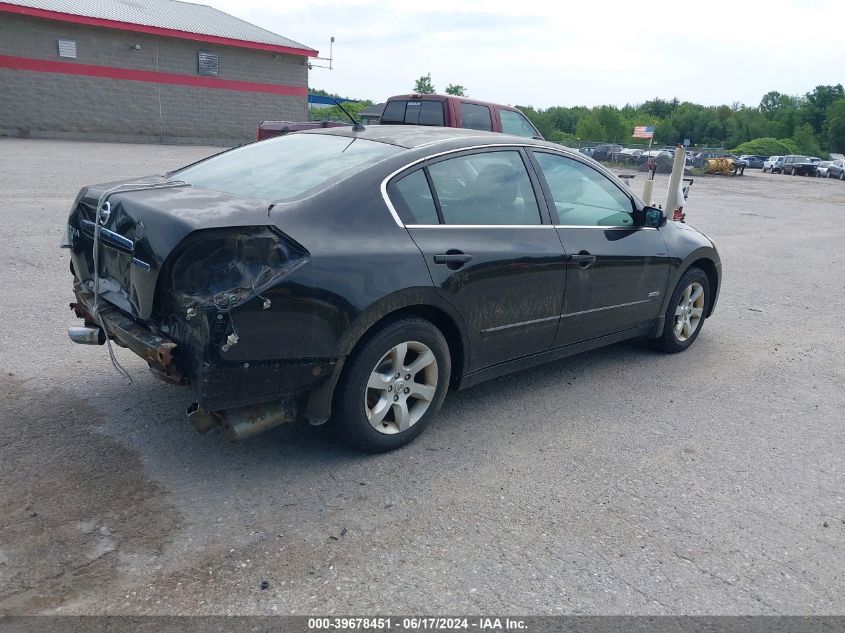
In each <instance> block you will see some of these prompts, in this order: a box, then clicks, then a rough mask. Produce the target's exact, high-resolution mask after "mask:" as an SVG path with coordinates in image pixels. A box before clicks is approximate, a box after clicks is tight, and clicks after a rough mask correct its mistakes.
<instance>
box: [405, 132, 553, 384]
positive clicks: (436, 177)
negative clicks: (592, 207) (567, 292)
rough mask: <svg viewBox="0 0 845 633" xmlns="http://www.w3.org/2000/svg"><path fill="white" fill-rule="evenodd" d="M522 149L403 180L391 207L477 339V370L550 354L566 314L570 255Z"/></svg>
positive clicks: (472, 364) (464, 159)
mask: <svg viewBox="0 0 845 633" xmlns="http://www.w3.org/2000/svg"><path fill="white" fill-rule="evenodd" d="M526 161H527V155H526V154H525V153H524V151H523V150H521V149H520V148H517V147H506V148H501V149H496V150H491V149H485V150H476V151H470V152H464V153H460V154H450V155H448V156H445V157H442V158H440V159H437V160H434V161H430V162H429V163H427V164H424V165H423V166H421V167H418V168H416V169H415V170H414V171H411V172H409V173H405V174H401V175H400V176H398V177H397V178H396V179H394V180H393V181H392V182H391V183H390V185H389V187H388V191H389V193H390V197H391V200H392V201H393V202H394V205H395V206H397V209H398V211H399V213H400V215H401V216H402V217H403V218H406V227H407V229H408V231H409V232H410V234H411V237H412V238H413V239H414V241H415V242H416V244H417V246H419V248H420V250H421V251H422V253H423V256H424V257H425V261H426V264H427V266H428V269H429V272H430V273H431V277H432V280H433V281H434V285H435V287H436V288H437V290H438V292H439V293H440V294H441V295H442V296H443V297H444V298H445V299H446V300H448V301H449V302H450V303H452V304H453V305H454V306H455V307H456V308H457V309H458V311H459V312H460V314H461V316H462V317H463V319H464V322H465V325H466V327H467V331H468V332H469V337H470V341H469V347H470V350H469V368H470V371H471V372H472V371H477V370H479V369H483V368H485V367H489V366H490V365H494V364H496V363H501V362H504V361H508V360H511V359H514V358H519V357H522V356H528V355H530V354H534V353H537V352H541V351H544V350H546V349H548V348H549V347H551V345H552V344H553V342H554V337H555V332H556V330H557V324H558V321H559V319H560V312H561V307H562V305H563V296H564V287H565V282H566V262H565V258H564V253H563V248H562V247H561V244H560V240H559V239H558V237H557V233H556V231H555V229H554V226H553V225H552V224H551V222H550V219H549V216H548V214H547V211H546V209H545V207H544V205H543V204H542V203H541V201H542V196H541V195H538V194H539V184H538V182H537V180H536V177H535V176H534V175H533V174H530V173H529V170H528V169H527V168H526Z"/></svg>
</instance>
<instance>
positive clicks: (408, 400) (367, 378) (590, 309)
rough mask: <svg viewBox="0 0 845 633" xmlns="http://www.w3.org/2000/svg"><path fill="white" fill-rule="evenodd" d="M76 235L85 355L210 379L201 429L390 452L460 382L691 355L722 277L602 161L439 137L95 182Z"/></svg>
mask: <svg viewBox="0 0 845 633" xmlns="http://www.w3.org/2000/svg"><path fill="white" fill-rule="evenodd" d="M589 228H596V229H600V230H595V231H593V230H585V229H589ZM66 229H67V230H66V239H65V244H64V245H65V246H66V247H67V248H69V249H70V255H71V272H72V274H73V289H74V292H75V294H76V302H75V303H74V304H72V307H73V309H74V310H75V312H76V314H77V316H79V317H80V318H82V319H83V320H84V326H82V327H75V328H71V330H70V331H69V335H70V337H71V339H72V340H74V341H76V342H84V343H91V344H97V343H99V344H102V343H103V342H104V341H105V340H109V341H112V342H114V343H117V344H118V345H121V346H125V347H128V348H129V349H131V350H132V351H133V352H134V353H136V354H138V355H139V356H141V357H142V358H143V359H144V360H146V361H147V362H148V364H149V365H150V368H151V369H152V370H153V373H154V374H155V375H156V376H157V377H159V378H162V379H164V380H166V381H168V382H171V383H176V384H182V385H190V387H191V389H192V391H193V393H194V396H195V398H196V403H194V404H193V405H192V406H191V407H190V408H189V410H188V412H189V417H190V419H191V421H192V422H193V423H194V425H195V426H196V428H197V429H198V430H200V431H202V432H205V431H208V430H209V429H211V428H213V427H215V426H218V425H219V426H222V427H223V428H224V430H225V431H226V432H227V433H228V434H229V435H230V436H231V437H234V438H242V437H247V436H250V435H253V434H255V433H257V432H260V431H263V430H265V429H267V428H270V427H272V426H275V425H277V424H280V423H284V422H289V421H292V420H294V419H296V418H299V417H302V418H305V419H307V420H308V421H309V422H311V423H312V424H321V423H323V422H325V421H326V420H327V419H329V417H330V416H331V417H332V418H333V422H334V424H336V425H337V427H338V429H339V430H340V431H341V432H342V433H343V434H344V435H345V437H346V438H347V439H348V440H349V441H350V442H352V443H353V444H355V445H356V446H358V447H361V448H363V449H366V450H370V451H382V450H389V449H392V448H396V447H398V446H401V445H403V444H405V443H407V442H409V441H411V440H412V439H414V438H415V437H416V436H417V435H419V433H420V432H422V430H423V429H424V428H425V427H426V425H427V424H428V423H429V422H430V421H431V419H432V418H433V417H434V416H435V415H436V413H437V411H438V409H439V408H440V405H441V403H442V402H443V398H444V396H445V395H446V392H447V390H448V389H449V388H450V387H451V388H454V389H462V388H464V387H469V386H472V385H475V384H478V383H479V382H482V381H484V380H487V379H490V378H494V377H497V376H501V375H504V374H507V373H509V372H512V371H516V370H519V369H524V368H527V367H531V366H534V365H538V364H540V363H544V362H547V361H550V360H554V359H559V358H563V357H566V356H570V355H572V354H576V353H578V352H581V351H585V350H589V349H593V348H595V347H599V346H601V345H606V344H610V343H614V342H616V341H620V340H623V339H630V338H634V337H646V338H648V339H650V340H651V341H652V342H653V343H654V344H655V345H656V346H657V347H659V348H661V349H663V350H665V351H667V352H680V351H683V350H685V349H687V348H688V347H689V346H690V345H692V343H693V342H694V341H695V339H696V337H697V336H698V335H699V334H700V332H701V330H702V327H703V325H704V322H705V319H706V318H708V317H709V316H710V315H711V314H712V313H713V309H714V306H715V305H716V300H717V297H718V294H719V286H720V279H721V263H720V259H719V255H718V253H717V252H716V248H715V247H714V245H713V243H712V242H711V241H710V240H709V239H707V238H706V237H705V236H704V235H702V234H701V233H699V232H698V231H696V230H695V229H693V228H692V227H690V226H689V225H687V224H681V223H678V222H668V223H667V218H666V214H665V212H664V211H663V210H660V209H656V208H652V207H648V206H646V205H645V204H644V203H643V202H642V200H640V199H639V198H638V197H637V196H636V195H635V194H634V193H632V191H631V190H630V189H628V188H627V187H626V186H625V185H624V184H622V182H621V181H620V180H619V178H617V177H616V176H615V175H614V174H613V173H612V172H610V171H609V170H607V169H605V168H604V167H602V166H601V165H599V164H598V163H596V162H595V161H593V160H591V159H589V158H587V157H585V156H584V155H583V154H580V153H578V152H576V151H572V150H567V149H565V148H563V147H561V146H560V145H557V144H554V143H548V142H544V141H539V140H533V139H526V138H522V137H516V136H507V135H500V134H492V133H486V132H478V131H475V130H455V129H448V128H437V127H431V128H415V129H412V128H411V127H410V126H387V125H379V126H372V127H369V128H367V129H366V130H363V131H355V130H352V129H350V128H327V129H319V130H309V131H306V132H298V133H296V134H287V135H284V136H280V137H276V138H273V139H269V140H267V141H261V142H258V143H253V144H250V145H245V146H242V147H239V148H236V149H232V150H229V151H226V152H223V153H221V154H217V155H215V156H212V157H210V158H207V159H205V160H203V161H200V162H198V163H194V164H192V165H189V166H187V167H185V168H182V169H178V170H176V171H174V172H170V173H166V174H164V175H162V176H153V177H146V178H140V179H137V180H132V181H128V182H124V183H107V184H102V185H92V186H89V187H85V188H83V189H82V190H81V191H80V193H79V195H78V197H77V199H76V202H75V203H74V205H73V207H72V209H71V211H70V216H69V219H68V224H67V227H66ZM98 284H99V285H98ZM552 387H554V385H552Z"/></svg>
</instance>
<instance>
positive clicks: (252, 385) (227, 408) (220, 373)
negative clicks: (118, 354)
mask: <svg viewBox="0 0 845 633" xmlns="http://www.w3.org/2000/svg"><path fill="white" fill-rule="evenodd" d="M74 294H75V295H76V299H77V300H76V302H74V303H71V304H70V307H71V308H72V309H73V311H74V313H75V314H76V316H77V317H79V318H81V319H83V320H84V322H85V327H84V328H80V327H74V328H70V330H69V335H71V339H72V340H74V341H75V342H78V343H88V344H96V343H99V344H102V343H104V342H105V340H106V337H108V338H109V339H111V340H112V341H114V342H115V343H116V344H117V345H120V346H121V347H125V348H128V349H131V350H132V351H133V352H135V354H137V355H138V356H140V357H141V358H143V359H144V360H145V361H147V364H148V365H149V367H150V369H151V371H152V372H153V374H154V375H155V376H157V377H158V378H160V379H162V380H164V381H166V382H168V383H171V384H175V385H191V387H192V390H193V391H194V394H195V396H196V400H197V403H196V404H195V405H192V407H191V409H190V410H189V417H190V418H191V420H192V421H193V422H194V426H196V427H197V430H200V431H204V430H207V429H208V428H210V426H215V425H217V424H220V425H222V426H224V428H226V429H227V433H229V434H230V436H237V437H245V436H247V435H251V434H254V433H255V432H256V430H257V429H258V428H261V427H266V426H267V425H268V424H269V422H270V421H276V420H291V419H293V418H294V417H295V416H298V415H301V416H303V417H305V418H306V419H308V421H309V422H310V423H311V424H321V423H323V422H325V421H326V420H327V419H328V417H329V415H330V412H331V401H332V395H333V392H334V386H335V384H336V382H337V380H338V377H339V374H340V370H341V368H342V366H343V358H300V359H267V360H262V361H256V360H252V361H251V362H243V361H228V360H225V359H223V358H221V356H220V354H219V353H218V352H217V350H218V349H219V347H220V344H221V340H222V334H218V335H213V334H212V336H211V338H205V337H203V338H202V340H196V341H195V342H194V343H188V344H185V343H182V342H178V341H175V340H173V339H170V338H168V337H167V336H165V335H163V334H161V333H159V332H157V331H156V330H154V329H153V328H151V327H150V326H148V325H146V324H144V323H139V322H138V321H136V320H134V319H133V318H131V317H130V316H129V315H127V314H126V313H125V312H123V311H122V310H120V309H119V308H117V307H115V306H113V305H111V304H110V303H108V302H107V301H103V300H101V301H100V305H99V310H98V316H99V317H100V319H101V320H102V323H103V325H104V326H105V332H103V331H102V327H101V324H100V321H99V320H98V319H97V318H95V316H94V312H95V311H94V293H93V292H92V291H90V290H89V289H88V288H87V287H85V286H84V285H82V284H81V283H80V282H79V281H76V283H75V284H74ZM199 320H200V317H199V315H198V316H197V317H195V319H194V320H193V321H192V322H197V323H198V322H199ZM212 320H213V321H215V322H218V320H217V319H216V318H214V319H212ZM83 330H85V332H83ZM73 331H76V332H75V333H74V332H73ZM218 338H220V339H221V340H217V339H218ZM268 403H274V405H275V408H276V409H278V411H276V410H274V407H273V406H265V405H267V404H268ZM262 407H263V408H262ZM279 407H281V408H279ZM280 411H281V412H283V413H284V415H283V416H281V417H279V412H280ZM243 420H248V423H246V422H243ZM275 423H276V424H278V423H281V422H275ZM269 425H270V426H274V425H275V424H269ZM246 429H249V431H247V430H246Z"/></svg>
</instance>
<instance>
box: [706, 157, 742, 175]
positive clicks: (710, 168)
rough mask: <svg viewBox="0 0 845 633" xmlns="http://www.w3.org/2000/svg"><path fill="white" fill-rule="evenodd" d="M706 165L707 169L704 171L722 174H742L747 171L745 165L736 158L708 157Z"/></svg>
mask: <svg viewBox="0 0 845 633" xmlns="http://www.w3.org/2000/svg"><path fill="white" fill-rule="evenodd" d="M706 167H707V171H705V172H704V173H707V174H721V175H722V176H737V175H740V176H741V175H742V172H744V171H745V165H744V164H742V163H740V162H738V161H737V160H736V159H734V158H708V159H707V165H706Z"/></svg>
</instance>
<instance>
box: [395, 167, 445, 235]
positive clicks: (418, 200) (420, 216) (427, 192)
mask: <svg viewBox="0 0 845 633" xmlns="http://www.w3.org/2000/svg"><path fill="white" fill-rule="evenodd" d="M396 190H397V191H398V192H399V194H400V196H399V197H400V199H399V200H398V201H397V202H399V204H401V205H404V207H405V211H406V212H407V213H408V214H409V215H410V216H411V217H413V218H414V222H415V223H416V224H438V223H439V222H440V219H439V218H438V217H437V207H435V206H434V197H433V196H432V195H431V189H430V188H429V186H428V180H427V179H426V177H425V172H424V171H423V170H422V169H418V170H417V171H415V172H412V173H410V174H408V175H407V176H405V177H404V178H402V180H400V181H398V182H397V183H396Z"/></svg>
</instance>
